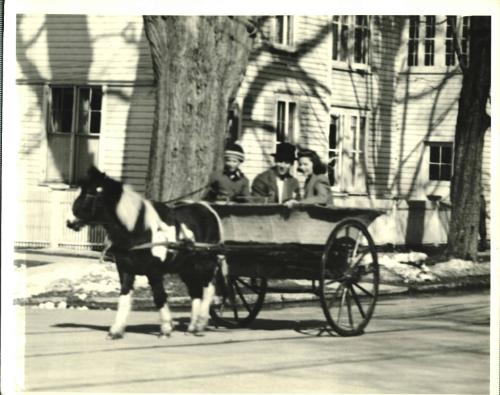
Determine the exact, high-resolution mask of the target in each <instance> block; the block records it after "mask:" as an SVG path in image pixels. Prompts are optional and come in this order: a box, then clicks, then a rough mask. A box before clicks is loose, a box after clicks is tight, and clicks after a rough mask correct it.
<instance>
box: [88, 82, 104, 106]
mask: <svg viewBox="0 0 500 395" xmlns="http://www.w3.org/2000/svg"><path fill="white" fill-rule="evenodd" d="M101 106H102V88H98V87H95V88H92V100H91V102H90V108H91V109H92V111H101Z"/></svg>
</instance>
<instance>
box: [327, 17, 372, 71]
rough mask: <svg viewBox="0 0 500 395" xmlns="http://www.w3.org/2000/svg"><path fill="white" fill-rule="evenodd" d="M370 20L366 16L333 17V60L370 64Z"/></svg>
mask: <svg viewBox="0 0 500 395" xmlns="http://www.w3.org/2000/svg"><path fill="white" fill-rule="evenodd" d="M369 44H370V20H369V17H368V16H366V15H355V16H354V15H334V16H333V17H332V59H333V60H334V61H337V62H353V63H355V64H360V65H361V64H365V65H366V64H368V53H369V48H370V45H369Z"/></svg>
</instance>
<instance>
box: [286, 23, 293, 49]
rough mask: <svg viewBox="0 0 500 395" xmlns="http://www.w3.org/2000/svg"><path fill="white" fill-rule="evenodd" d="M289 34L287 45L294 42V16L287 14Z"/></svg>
mask: <svg viewBox="0 0 500 395" xmlns="http://www.w3.org/2000/svg"><path fill="white" fill-rule="evenodd" d="M286 18H287V21H288V23H287V36H286V43H285V44H287V45H292V44H293V17H292V16H287V17H286Z"/></svg>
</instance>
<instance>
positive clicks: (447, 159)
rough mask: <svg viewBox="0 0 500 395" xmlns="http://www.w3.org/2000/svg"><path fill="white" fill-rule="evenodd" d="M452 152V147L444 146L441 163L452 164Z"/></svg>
mask: <svg viewBox="0 0 500 395" xmlns="http://www.w3.org/2000/svg"><path fill="white" fill-rule="evenodd" d="M451 158H452V150H451V147H449V146H448V147H447V146H443V147H442V150H441V162H442V163H447V164H451Z"/></svg>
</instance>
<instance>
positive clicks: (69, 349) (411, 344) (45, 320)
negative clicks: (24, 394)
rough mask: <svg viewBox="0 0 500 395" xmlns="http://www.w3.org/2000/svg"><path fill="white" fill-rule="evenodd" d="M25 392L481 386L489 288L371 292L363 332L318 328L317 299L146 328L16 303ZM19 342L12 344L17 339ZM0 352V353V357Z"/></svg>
mask: <svg viewBox="0 0 500 395" xmlns="http://www.w3.org/2000/svg"><path fill="white" fill-rule="evenodd" d="M17 314H18V317H19V319H20V320H21V321H22V320H24V321H25V332H26V339H25V340H26V345H25V347H24V348H23V349H24V351H25V356H24V362H25V371H24V375H22V377H23V378H24V381H25V382H24V386H25V390H27V391H48V392H91V393H103V392H104V393H105V392H130V393H147V392H163V393H167V392H168V393H180V392H198V393H200V392H216V393H224V392H225V393H238V392H239V393H242V392H245V393H250V392H265V393H270V392H280V393H297V392H302V393H303V392H307V393H318V392H330V393H339V392H340V393H434V394H438V393H456V394H460V393H462V394H476V393H477V394H485V393H488V391H489V292H487V291H478V292H474V293H468V294H459V293H456V294H453V295H422V296H418V297H398V298H385V299H381V300H380V301H379V303H378V305H377V308H376V310H375V315H374V317H373V318H372V320H371V322H370V323H369V325H368V327H367V330H366V333H365V334H364V335H362V336H359V337H351V338H342V337H339V336H332V335H331V334H328V333H327V332H325V331H322V330H321V329H322V327H323V325H324V321H323V315H322V311H321V308H320V307H319V305H307V306H295V307H285V308H280V309H269V310H267V309H266V310H264V311H262V312H261V313H260V314H259V316H258V317H257V320H256V321H255V323H254V325H253V326H252V327H251V328H249V329H225V328H214V329H212V330H211V331H210V332H208V333H207V334H206V335H204V336H193V335H188V334H186V333H185V332H183V330H184V329H185V324H186V321H187V319H188V315H189V314H188V313H187V312H174V318H175V319H176V320H177V322H178V329H179V331H177V332H174V334H173V335H172V336H171V337H170V338H167V339H159V338H157V337H156V331H157V325H156V322H157V318H158V317H157V314H156V313H155V312H138V311H134V312H132V314H131V316H130V318H129V327H128V332H127V334H126V337H125V338H124V339H122V340H118V341H110V340H105V336H106V331H107V328H108V325H109V323H110V322H111V321H112V319H113V316H114V312H113V311H97V310H89V311H77V310H42V309H33V308H18V309H17ZM18 344H21V343H20V342H18ZM2 362H4V361H2Z"/></svg>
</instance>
